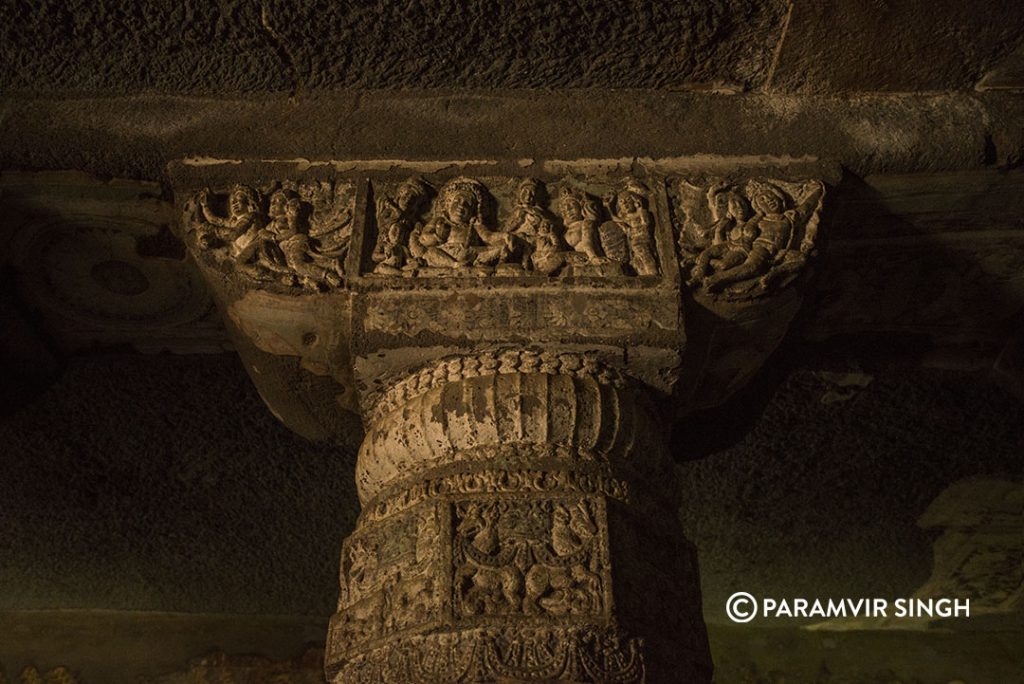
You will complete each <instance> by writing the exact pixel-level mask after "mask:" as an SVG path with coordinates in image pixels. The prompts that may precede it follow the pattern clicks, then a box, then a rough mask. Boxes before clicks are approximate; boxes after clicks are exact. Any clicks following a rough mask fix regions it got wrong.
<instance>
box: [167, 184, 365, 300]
mask: <svg viewBox="0 0 1024 684" xmlns="http://www.w3.org/2000/svg"><path fill="white" fill-rule="evenodd" d="M354 197H355V194H354V184H352V183H350V182H345V181H338V182H332V181H322V182H309V183H298V184H296V183H280V184H278V185H277V186H276V187H272V188H270V189H268V190H265V191H258V190H256V189H255V188H252V187H250V186H247V185H235V186H234V187H232V188H231V189H230V190H228V191H227V192H226V193H216V192H212V191H210V190H209V189H207V190H204V191H203V192H202V193H200V194H199V195H198V196H197V197H196V199H195V201H194V202H193V204H192V205H191V206H189V207H188V208H187V209H186V211H187V214H188V216H187V226H188V229H189V230H191V231H193V232H194V233H195V236H196V240H197V242H198V244H199V245H200V246H201V247H202V248H203V249H204V250H205V251H206V252H207V253H209V254H210V255H212V257H213V259H214V260H215V261H217V262H220V263H226V264H229V265H230V266H232V267H233V268H234V271H235V272H236V273H240V274H242V275H243V276H245V277H246V278H248V279H250V280H253V281H256V282H258V283H271V282H275V283H280V284H283V285H285V286H288V287H297V288H303V289H307V290H313V291H317V290H324V289H329V288H333V287H338V286H339V285H341V282H342V278H343V277H344V275H345V272H344V262H345V257H346V256H347V255H348V251H349V246H350V244H351V241H352V230H353V214H354V208H355V207H354Z"/></svg>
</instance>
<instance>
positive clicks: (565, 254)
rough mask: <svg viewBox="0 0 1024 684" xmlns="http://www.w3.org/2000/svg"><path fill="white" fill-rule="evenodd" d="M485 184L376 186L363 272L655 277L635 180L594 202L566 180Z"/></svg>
mask: <svg viewBox="0 0 1024 684" xmlns="http://www.w3.org/2000/svg"><path fill="white" fill-rule="evenodd" d="M487 180H488V183H485V182H483V181H481V180H478V179H474V178H467V177H458V178H453V179H450V180H448V181H445V182H444V183H442V184H441V185H440V187H438V188H437V189H436V192H435V190H434V189H433V188H432V187H431V186H430V185H429V184H428V183H427V182H426V181H424V180H422V179H419V178H414V179H410V180H408V181H405V182H403V183H400V184H398V185H392V186H391V187H389V186H388V185H387V184H381V185H380V187H379V188H378V189H379V190H380V192H381V196H380V197H379V198H378V199H377V201H376V212H377V242H376V246H375V248H374V250H373V257H372V260H373V262H374V266H373V269H372V273H373V274H374V275H378V276H380V275H391V276H394V275H406V276H413V275H418V276H446V275H478V276H486V275H504V276H516V275H540V276H554V275H601V276H611V275H658V274H659V272H660V271H659V267H658V262H657V258H656V257H655V248H654V240H655V236H654V229H655V221H654V215H653V214H652V212H651V210H650V203H651V200H650V190H649V189H648V188H647V186H645V185H644V184H643V183H641V182H640V181H638V180H636V179H628V180H626V181H625V182H623V183H622V184H621V185H620V186H618V187H616V188H615V189H614V190H612V191H611V192H609V193H608V194H607V196H606V197H605V198H604V199H599V198H597V197H596V196H594V194H592V193H591V192H588V191H587V190H584V189H582V188H579V187H576V186H575V185H573V184H572V183H570V182H568V181H563V182H559V183H554V184H551V185H552V186H553V187H549V184H547V183H544V182H543V181H540V180H538V179H535V178H525V179H509V178H499V179H487ZM492 188H493V189H494V190H493V191H492ZM552 189H553V190H554V192H552ZM496 193H497V195H500V196H501V198H500V199H499V197H498V196H497V195H496ZM552 195H554V197H552ZM556 207H557V213H556V211H555V208H556Z"/></svg>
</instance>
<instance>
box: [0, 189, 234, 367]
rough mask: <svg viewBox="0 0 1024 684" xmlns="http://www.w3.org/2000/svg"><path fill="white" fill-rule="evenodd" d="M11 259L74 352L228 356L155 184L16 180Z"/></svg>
mask: <svg viewBox="0 0 1024 684" xmlns="http://www.w3.org/2000/svg"><path fill="white" fill-rule="evenodd" d="M0 189H2V190H3V205H4V209H5V212H6V216H7V221H6V222H5V224H4V226H3V234H4V237H5V240H4V245H5V247H4V248H3V252H2V253H3V257H4V260H5V261H6V262H7V263H9V264H11V265H12V266H13V267H14V269H15V271H16V274H17V281H18V288H19V292H20V293H21V295H22V296H23V298H24V299H25V300H26V301H27V302H29V303H30V304H31V305H32V306H34V307H35V308H37V309H38V310H39V311H40V312H41V313H42V314H43V315H44V317H45V319H46V323H47V325H48V327H49V328H50V332H51V333H52V334H53V335H54V336H55V337H56V338H57V339H58V340H59V342H60V343H61V344H62V345H64V346H67V347H72V348H73V347H77V346H81V345H89V344H96V343H99V344H131V345H133V346H135V347H136V348H138V349H140V350H142V351H160V350H162V349H167V350H170V351H180V352H193V351H222V350H223V349H224V346H225V340H224V335H223V331H222V327H221V324H220V323H219V321H218V320H217V319H216V317H215V315H214V311H213V303H212V301H211V299H210V296H209V294H208V289H207V287H206V284H205V283H204V282H203V281H202V278H201V277H200V275H199V273H198V271H197V270H196V269H195V266H194V265H193V264H192V263H191V262H190V261H188V260H186V258H185V251H184V249H183V246H182V244H181V242H180V241H179V240H178V239H177V238H176V237H175V236H174V235H173V234H172V233H171V224H172V222H173V209H172V205H171V203H170V202H167V201H165V200H163V199H161V198H160V196H159V193H160V188H159V186H158V185H157V184H155V183H141V182H135V181H110V182H104V181H100V180H97V179H93V178H91V177H89V176H86V175H84V174H76V173H40V174H30V173H13V174H12V173H8V174H5V175H4V176H3V178H2V181H0Z"/></svg>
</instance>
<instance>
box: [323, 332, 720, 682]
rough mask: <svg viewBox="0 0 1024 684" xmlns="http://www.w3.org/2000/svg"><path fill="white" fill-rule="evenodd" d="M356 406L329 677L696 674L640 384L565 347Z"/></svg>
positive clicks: (462, 367)
mask: <svg viewBox="0 0 1024 684" xmlns="http://www.w3.org/2000/svg"><path fill="white" fill-rule="evenodd" d="M524 368H531V369H532V370H529V371H528V372H524V370H523V369H524ZM370 416H371V421H370V423H371V424H370V427H369V430H368V431H367V435H366V439H365V441H364V443H363V446H362V449H361V450H360V454H359V462H358V464H357V483H358V486H359V491H360V496H361V498H362V500H363V506H364V507H363V512H362V515H361V517H360V519H359V522H358V525H357V528H356V530H355V532H354V533H353V534H352V535H351V536H350V537H349V538H348V539H347V540H345V543H344V545H343V550H342V558H341V597H340V600H339V604H338V611H337V613H336V614H335V615H334V617H333V619H332V621H331V629H330V635H329V645H328V656H327V669H328V673H329V675H331V676H332V677H333V679H332V681H334V682H402V683H410V682H431V683H433V682H490V681H503V682H540V681H558V682H643V681H647V682H660V681H664V682H676V681H690V680H691V678H692V681H704V680H705V679H706V677H707V672H708V669H709V663H708V655H707V644H706V637H705V633H704V626H703V621H702V620H701V611H700V602H699V592H698V590H697V572H696V563H695V561H694V558H693V554H692V550H691V549H690V548H689V546H688V545H687V544H686V543H685V542H684V541H683V539H682V535H681V531H680V530H679V529H678V526H677V525H676V524H675V522H674V521H675V520H676V514H675V509H674V503H675V502H674V495H675V492H674V489H673V486H672V484H673V479H672V473H673V470H672V467H671V463H670V460H669V459H668V456H667V454H666V449H665V436H666V434H665V433H666V431H665V430H664V426H663V424H662V423H661V422H660V421H659V420H658V414H657V410H656V409H655V407H654V405H653V403H652V401H651V399H650V397H648V396H646V395H645V393H644V390H643V389H642V388H641V387H639V386H638V385H636V384H634V383H632V382H629V381H627V380H626V379H625V378H624V377H622V376H621V375H619V374H618V373H617V372H614V371H612V370H610V369H606V368H602V367H600V366H599V365H598V364H596V363H593V362H592V361H591V360H590V359H587V358H585V357H583V356H580V355H577V354H569V353H564V354H558V353H557V352H552V351H548V352H546V353H544V354H543V355H539V354H534V353H530V352H526V353H518V352H514V351H512V352H509V351H506V352H504V353H502V354H494V355H486V354H485V355H474V356H466V357H459V358H453V359H449V360H446V361H441V362H438V363H436V364H434V365H433V366H432V367H429V368H427V369H424V371H422V372H420V373H418V374H417V375H414V376H412V377H410V378H408V379H405V380H403V381H401V382H399V383H397V384H396V385H394V386H393V387H391V388H390V389H389V390H388V391H387V392H385V394H384V395H383V396H382V397H381V398H380V399H379V400H378V402H377V407H376V408H375V409H374V410H373V411H371V412H370ZM688 674H689V677H688V676H687V675H688Z"/></svg>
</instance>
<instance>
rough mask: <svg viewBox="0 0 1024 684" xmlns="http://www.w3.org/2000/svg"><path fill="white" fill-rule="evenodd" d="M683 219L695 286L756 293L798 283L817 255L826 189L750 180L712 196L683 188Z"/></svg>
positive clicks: (720, 184)
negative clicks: (821, 211)
mask: <svg viewBox="0 0 1024 684" xmlns="http://www.w3.org/2000/svg"><path fill="white" fill-rule="evenodd" d="M678 187H679V190H678V192H679V196H680V204H681V205H682V211H683V214H684V219H683V229H682V235H681V236H680V249H681V252H682V265H683V268H684V269H687V268H688V269H689V276H690V281H689V282H690V284H691V285H695V286H697V287H700V288H703V289H704V290H706V291H707V292H709V293H718V292H722V291H723V290H725V291H727V294H729V295H733V296H743V295H750V294H753V295H756V294H758V293H763V292H765V291H767V290H768V288H769V287H772V286H777V285H781V284H784V283H785V282H789V281H791V280H792V279H793V278H795V277H796V275H797V274H799V273H800V271H801V270H802V269H803V267H804V265H805V264H806V263H807V259H808V257H809V256H810V254H811V253H812V251H813V249H814V244H815V240H816V236H817V224H818V212H819V210H820V207H821V200H822V196H823V194H824V188H823V186H822V185H821V183H819V182H817V181H808V182H806V183H803V184H801V185H796V184H792V183H784V182H781V181H762V180H750V181H747V182H746V183H745V184H744V186H743V187H742V189H741V188H740V186H738V185H729V184H728V183H726V182H725V181H716V182H714V183H712V184H711V185H710V186H709V187H708V188H707V189H706V191H705V190H703V189H702V188H701V187H700V186H697V185H693V184H691V183H689V182H687V181H681V182H680V184H679V186H678Z"/></svg>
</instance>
